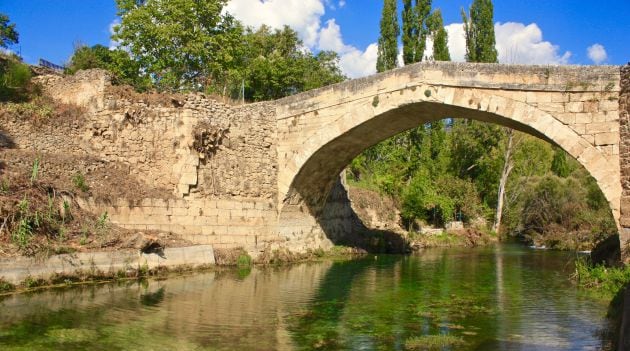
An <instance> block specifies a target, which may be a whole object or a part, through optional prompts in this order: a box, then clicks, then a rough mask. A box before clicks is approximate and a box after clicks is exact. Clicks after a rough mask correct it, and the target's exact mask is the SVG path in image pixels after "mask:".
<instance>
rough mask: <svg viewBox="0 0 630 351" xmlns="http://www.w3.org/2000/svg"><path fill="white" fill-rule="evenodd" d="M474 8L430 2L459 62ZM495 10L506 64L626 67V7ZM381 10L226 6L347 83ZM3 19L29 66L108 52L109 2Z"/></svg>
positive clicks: (509, 4)
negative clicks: (295, 40)
mask: <svg viewBox="0 0 630 351" xmlns="http://www.w3.org/2000/svg"><path fill="white" fill-rule="evenodd" d="M471 2H472V0H465V1H460V0H434V1H433V7H434V8H437V7H439V8H441V9H442V13H443V15H444V23H445V25H446V26H447V30H448V32H449V40H450V45H449V46H450V48H451V55H452V56H453V57H454V59H459V60H461V59H462V56H463V37H462V32H461V17H460V9H461V8H462V7H466V8H468V6H469V5H470V3H471ZM532 3H533V4H535V5H532ZM604 3H605V5H602V4H604ZM494 4H495V22H498V24H497V26H496V27H495V30H496V32H497V44H498V47H499V53H500V60H501V61H503V62H516V63H531V64H536V63H538V64H593V63H594V62H596V63H600V64H617V65H620V64H625V63H626V62H628V61H630V39H629V38H630V20H629V18H630V0H608V1H605V2H604V1H599V2H596V1H586V0H548V1H523V0H500V1H499V0H496V1H494ZM381 8H382V1H381V0H345V1H343V0H265V1H261V0H230V1H229V4H228V10H230V11H231V12H232V13H233V14H235V16H236V17H237V18H239V19H241V20H242V21H243V22H245V23H246V24H248V25H254V26H256V25H259V24H261V23H267V24H269V25H271V26H281V25H284V24H288V25H290V26H292V27H294V28H295V29H296V30H298V32H299V33H300V36H301V37H302V38H303V40H304V42H305V44H306V46H308V47H309V48H310V49H311V50H314V51H317V50H321V49H332V50H335V51H338V52H339V53H340V55H341V57H342V61H341V66H342V68H343V69H344V71H345V72H346V73H347V74H348V75H349V76H352V77H358V76H362V75H366V74H370V73H372V72H373V71H374V67H373V66H374V62H375V59H376V46H375V43H376V41H377V39H378V26H379V20H380V12H381ZM0 12H2V13H5V14H7V15H9V17H10V19H11V21H12V22H13V23H16V24H17V29H18V31H19V33H20V44H19V45H16V46H14V47H12V48H11V49H12V50H13V51H16V52H18V51H19V52H21V53H22V55H23V57H24V59H25V61H27V62H29V63H36V62H37V60H38V59H39V58H46V59H48V60H50V61H53V62H55V63H64V62H65V61H67V59H68V58H69V57H70V55H71V54H72V50H73V46H74V45H75V43H79V42H80V43H84V44H88V45H93V44H104V45H109V44H110V40H109V35H110V25H111V24H112V23H113V22H114V21H115V19H116V7H115V3H114V0H28V1H25V0H0ZM595 44H598V45H595ZM594 45H595V46H594ZM588 48H591V54H590V57H589V54H588Z"/></svg>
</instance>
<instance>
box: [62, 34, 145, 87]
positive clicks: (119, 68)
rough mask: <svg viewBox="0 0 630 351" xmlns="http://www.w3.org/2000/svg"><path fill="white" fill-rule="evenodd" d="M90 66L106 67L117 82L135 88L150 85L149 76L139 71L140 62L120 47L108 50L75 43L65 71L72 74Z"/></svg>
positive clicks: (101, 46)
mask: <svg viewBox="0 0 630 351" xmlns="http://www.w3.org/2000/svg"><path fill="white" fill-rule="evenodd" d="M90 68H102V69H106V70H108V71H110V72H111V73H112V74H113V75H114V79H115V81H116V82H117V83H119V84H128V85H131V86H133V87H135V88H136V90H140V91H144V90H147V89H149V88H150V87H151V86H152V82H151V79H150V77H149V76H148V75H146V74H142V73H141V68H140V64H139V63H138V62H137V61H135V60H133V59H132V58H131V56H129V53H127V52H126V51H124V50H121V49H115V50H110V49H109V48H107V47H105V46H103V45H94V46H92V47H89V46H85V45H77V47H76V48H75V50H74V53H73V55H72V57H71V58H70V62H69V64H68V66H67V68H66V72H67V73H69V74H74V73H75V72H77V71H78V70H82V69H90Z"/></svg>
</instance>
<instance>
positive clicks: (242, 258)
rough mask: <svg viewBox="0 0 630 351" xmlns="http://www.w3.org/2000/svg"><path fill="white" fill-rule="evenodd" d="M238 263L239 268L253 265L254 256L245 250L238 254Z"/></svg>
mask: <svg viewBox="0 0 630 351" xmlns="http://www.w3.org/2000/svg"><path fill="white" fill-rule="evenodd" d="M236 265H237V266H238V267H239V268H244V267H250V266H251V265H252V258H251V256H249V255H248V254H247V253H245V252H243V253H241V254H240V255H239V256H238V259H237V260H236Z"/></svg>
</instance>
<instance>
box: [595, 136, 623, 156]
mask: <svg viewBox="0 0 630 351" xmlns="http://www.w3.org/2000/svg"><path fill="white" fill-rule="evenodd" d="M615 144H619V133H618V132H608V133H599V134H595V145H615ZM610 153H611V154H612V150H611V152H610Z"/></svg>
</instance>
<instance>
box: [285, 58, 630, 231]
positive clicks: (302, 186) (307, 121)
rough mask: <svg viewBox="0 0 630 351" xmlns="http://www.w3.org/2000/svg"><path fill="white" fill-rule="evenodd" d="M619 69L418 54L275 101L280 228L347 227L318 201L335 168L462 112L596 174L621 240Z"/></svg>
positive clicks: (627, 223) (624, 221) (336, 210)
mask: <svg viewBox="0 0 630 351" xmlns="http://www.w3.org/2000/svg"><path fill="white" fill-rule="evenodd" d="M621 72H622V70H620V67H612V66H606V67H604V66H601V67H595V66H588V67H586V66H522V65H499V64H471V63H437V62H435V63H421V64H416V65H411V66H406V67H404V68H400V69H396V70H393V71H390V72H386V73H383V74H379V75H375V76H371V77H367V78H362V79H357V80H352V81H347V82H344V83H341V84H337V85H333V86H329V87H325V88H322V89H318V90H314V91H309V92H306V93H302V94H298V95H294V96H291V97H288V98H284V99H281V100H278V101H277V102H276V104H277V110H276V111H277V112H276V119H277V124H278V125H277V128H278V129H277V133H278V146H277V150H278V163H279V167H278V169H279V174H278V192H279V196H278V199H279V205H278V211H279V233H280V235H281V236H284V237H286V238H289V239H293V240H295V239H298V238H301V237H304V236H305V235H307V236H308V235H309V234H308V233H313V234H314V232H317V231H321V232H325V233H326V235H327V236H328V237H329V238H335V237H339V236H341V235H344V232H347V231H348V230H352V227H351V223H350V221H349V216H350V214H349V213H348V211H345V212H344V210H343V206H341V205H340V203H338V204H336V206H333V207H330V206H329V204H328V203H329V202H330V200H329V201H328V202H327V199H328V198H329V194H330V193H331V190H332V189H333V188H334V186H335V184H336V182H337V180H338V178H339V174H340V172H341V171H342V170H343V169H344V167H346V166H347V165H348V163H349V162H350V161H351V160H352V159H353V158H354V157H355V156H357V155H358V154H359V153H360V152H362V151H363V150H365V149H366V148H368V147H369V146H371V145H374V144H376V143H378V142H380V141H382V140H384V139H387V138H389V137H391V136H393V135H395V134H398V133H400V132H402V131H405V130H408V129H410V128H413V127H416V126H418V125H421V124H423V123H426V122H430V121H433V120H438V119H443V118H448V117H454V118H460V117H461V118H469V119H475V120H479V121H484V122H491V123H495V124H499V125H502V126H506V127H509V128H513V129H515V130H519V131H522V132H525V133H528V134H531V135H533V136H536V137H539V138H541V139H544V140H546V141H548V142H550V143H552V144H554V145H557V146H559V147H561V148H562V149H564V150H565V151H566V152H567V153H568V154H570V155H571V156H573V157H574V158H575V159H576V160H578V162H579V163H580V164H581V165H583V166H584V167H585V168H586V170H587V171H588V172H589V173H590V174H591V175H592V176H593V178H595V180H596V181H597V184H598V185H599V187H600V188H601V190H602V192H603V194H604V195H605V197H606V199H607V200H608V202H609V204H610V209H611V211H612V213H613V216H614V218H615V220H616V222H617V225H618V227H619V228H620V229H621V237H622V240H624V241H626V240H629V239H630V235H628V234H627V232H626V230H625V229H624V227H630V215H628V214H626V213H625V212H624V209H626V208H625V207H623V206H622V203H624V202H622V194H623V195H627V194H626V193H624V192H623V190H625V191H627V190H628V189H622V182H621V180H622V172H621V167H620V165H622V164H625V163H624V162H623V161H625V160H626V159H628V157H629V156H630V154H629V153H628V151H630V150H628V149H627V147H626V148H624V147H623V146H622V145H620V134H621V135H624V136H626V135H627V130H626V128H627V124H624V123H620V112H621V111H622V110H623V111H624V115H623V118H622V120H623V121H624V122H625V121H626V120H627V118H628V115H627V109H628V106H627V105H625V106H621V108H620V105H623V104H624V103H626V102H627V90H628V88H629V87H627V86H625V87H624V89H625V90H624V92H625V94H626V95H625V100H624V99H621V100H620V92H621V90H622V87H621V85H622V83H621V82H622V80H621ZM624 72H626V73H627V72H628V69H627V68H625V71H624ZM627 78H628V76H627V74H626V77H625V79H626V80H624V84H627V83H628V82H627ZM624 140H625V139H624ZM620 152H621V158H620ZM620 161H621V163H620ZM624 171H626V172H627V169H625V168H624ZM624 179H625V178H624ZM624 184H625V185H626V188H627V187H628V185H629V184H628V183H627V182H626V183H624ZM624 199H625V197H624ZM333 201H334V200H333ZM328 208H330V210H328ZM627 210H630V208H627Z"/></svg>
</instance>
